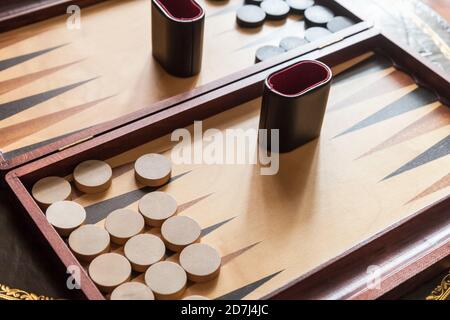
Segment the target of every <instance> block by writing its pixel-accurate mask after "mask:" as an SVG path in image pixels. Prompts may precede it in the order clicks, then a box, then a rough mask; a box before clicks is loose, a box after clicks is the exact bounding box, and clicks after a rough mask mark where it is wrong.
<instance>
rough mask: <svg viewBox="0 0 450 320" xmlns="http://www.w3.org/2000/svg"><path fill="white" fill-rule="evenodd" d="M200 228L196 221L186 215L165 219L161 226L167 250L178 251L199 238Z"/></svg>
mask: <svg viewBox="0 0 450 320" xmlns="http://www.w3.org/2000/svg"><path fill="white" fill-rule="evenodd" d="M201 232H202V230H201V228H200V226H199V225H198V223H197V222H196V221H195V220H194V219H192V218H189V217H186V216H175V217H172V218H169V219H167V220H166V221H165V222H164V223H163V225H162V226H161V234H162V236H163V240H164V243H165V244H166V247H167V248H168V249H169V250H172V251H174V252H180V251H181V250H183V249H184V248H185V247H187V246H188V245H190V244H192V243H194V242H197V241H198V240H199V239H200V235H201Z"/></svg>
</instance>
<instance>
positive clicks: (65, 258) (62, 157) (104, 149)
mask: <svg viewBox="0 0 450 320" xmlns="http://www.w3.org/2000/svg"><path fill="white" fill-rule="evenodd" d="M368 51H375V52H377V53H380V54H383V55H385V56H387V57H389V58H391V59H392V60H393V61H394V64H395V65H396V66H397V68H400V69H402V70H404V71H406V72H407V73H409V75H411V76H412V77H413V78H414V79H415V80H416V81H417V82H418V83H420V84H421V85H422V86H426V87H427V88H429V89H430V90H432V91H434V92H435V93H436V95H437V96H438V97H439V100H440V101H441V102H442V103H443V104H446V105H448V104H449V102H450V92H449V91H448V88H449V87H450V79H449V78H448V77H447V76H445V75H444V74H443V73H442V72H441V71H439V70H437V69H436V68H435V67H434V66H432V65H431V64H430V63H428V62H426V61H424V60H423V59H422V58H421V57H419V56H418V55H416V54H414V53H412V52H410V51H409V50H408V49H405V48H403V47H401V46H399V45H397V44H396V43H395V42H393V41H392V40H391V39H389V38H388V37H386V36H384V35H383V34H380V33H379V32H378V31H377V30H374V29H371V30H367V31H365V32H362V33H360V34H358V35H356V36H353V37H351V38H348V39H345V40H343V41H340V42H338V43H335V44H334V45H331V46H327V47H325V48H323V49H320V50H316V51H313V52H311V53H309V54H306V55H304V56H301V57H295V58H293V59H291V60H290V61H288V62H281V61H278V62H279V63H278V64H275V66H272V67H267V68H265V69H264V64H261V66H258V67H259V68H261V69H263V70H262V71H260V72H259V73H254V74H250V75H248V76H247V77H243V78H242V79H240V80H238V81H235V82H232V83H230V84H228V85H226V86H222V87H220V88H219V89H217V90H213V91H210V92H208V93H206V94H203V95H200V96H197V97H195V98H192V99H190V100H187V101H185V102H183V103H179V104H177V105H176V106H173V107H171V108H167V109H165V110H163V111H161V112H158V113H156V114H153V115H150V116H147V117H144V118H142V119H140V120H138V121H134V122H131V123H129V124H127V125H124V126H122V127H120V128H118V129H115V130H113V131H110V132H108V133H106V134H103V135H101V136H98V137H95V138H93V139H90V140H88V141H85V142H83V143H81V144H78V145H75V146H72V147H70V148H68V149H65V150H62V151H60V152H57V153H55V154H53V155H50V156H48V157H46V158H43V159H40V160H38V161H35V162H33V163H31V164H28V165H26V166H23V167H20V168H18V169H15V170H13V171H11V172H10V173H9V174H7V176H6V181H7V183H8V185H9V186H10V188H11V189H12V191H13V193H14V194H15V196H16V197H17V198H18V200H19V203H20V204H21V206H22V207H23V208H24V209H25V211H26V212H27V213H28V215H29V216H30V217H31V219H32V220H33V222H34V223H35V224H36V226H37V227H38V228H39V230H40V231H41V233H42V234H43V236H44V237H45V239H46V241H48V243H49V244H50V245H51V247H52V248H53V250H54V251H55V253H56V254H57V255H58V257H59V258H60V259H61V261H62V262H63V264H64V265H65V266H66V267H67V266H70V265H77V266H79V267H80V268H81V265H80V264H79V262H78V261H77V259H76V258H75V257H74V256H73V254H72V253H71V251H70V250H69V248H68V247H67V246H66V244H65V242H64V241H63V239H62V238H61V237H60V236H59V235H58V234H57V233H56V231H55V230H54V229H53V228H52V227H51V226H50V224H48V222H47V220H46V218H45V215H44V214H43V212H42V211H41V209H40V208H39V207H38V205H37V204H36V203H35V201H34V200H33V198H32V196H31V195H30V192H29V189H30V186H31V185H32V184H33V183H34V182H35V181H37V180H38V179H40V178H42V177H45V176H49V175H60V176H64V175H66V174H69V173H70V172H71V170H72V169H73V167H74V166H75V165H76V164H78V163H80V162H81V161H83V160H86V159H90V158H93V157H96V158H98V156H99V155H102V158H104V159H106V158H108V157H111V156H113V155H116V154H119V153H121V152H124V151H125V150H128V149H131V148H133V147H136V146H137V145H140V144H142V143H143V142H145V141H149V140H151V139H154V138H157V137H160V136H162V135H165V134H167V133H169V132H171V131H172V130H173V129H175V128H180V127H184V126H186V125H189V124H190V123H192V121H194V120H200V119H205V118H207V117H210V116H212V115H214V114H217V113H220V112H222V111H224V110H227V109H230V108H233V107H235V106H237V105H239V104H242V103H244V102H246V101H249V100H252V99H254V98H256V97H258V96H260V95H261V94H262V88H263V86H262V83H263V81H264V79H265V78H266V76H267V75H268V74H270V73H272V72H274V71H276V70H279V69H281V68H284V67H285V66H287V65H290V64H292V63H294V62H297V61H300V60H303V59H318V60H320V61H322V62H324V63H327V64H329V65H331V66H334V65H337V64H339V63H342V62H344V61H346V60H348V59H351V58H353V57H357V56H359V55H361V54H363V53H365V52H368ZM424 239H429V241H425V242H424ZM419 244H420V245H419ZM449 253H450V196H447V197H446V198H444V199H442V200H441V201H439V202H438V203H435V204H433V205H432V206H429V207H427V208H425V209H423V210H421V211H419V212H416V213H414V214H412V215H411V216H409V217H408V218H406V219H404V220H402V221H400V222H398V223H396V224H395V225H392V226H391V227H389V228H387V229H385V230H383V231H382V232H380V233H378V234H376V235H375V236H373V237H371V238H370V239H368V240H366V241H364V242H362V243H359V244H358V245H357V246H355V247H353V248H351V249H349V250H348V251H346V252H344V253H343V254H342V255H340V256H338V257H336V258H334V259H332V260H331V261H328V262H327V263H325V264H323V265H321V266H319V267H317V268H315V269H314V270H312V271H311V272H308V273H307V274H305V275H303V276H302V277H300V278H298V279H296V280H295V281H294V282H292V283H289V284H288V285H286V286H285V287H283V288H281V289H279V290H278V291H276V292H272V293H271V294H269V295H267V296H265V297H264V298H272V299H375V298H378V297H380V296H382V295H383V294H385V293H387V292H389V291H390V290H392V289H394V288H396V287H398V286H399V285H401V284H402V283H404V282H405V281H407V280H408V279H410V278H412V277H414V276H416V275H418V274H419V273H420V272H422V271H424V270H425V269H427V268H429V267H430V266H432V265H433V264H435V263H436V262H439V261H441V260H442V259H444V258H445V257H447V256H448V255H449ZM362 260H363V261H364V262H365V263H364V264H361V263H360V262H361V261H362ZM388 262H389V263H388ZM368 264H369V265H371V264H373V265H379V266H381V267H382V274H381V278H380V279H381V283H380V286H379V287H377V288H374V289H368V288H367V286H366V283H367V282H368V281H370V279H371V278H370V275H369V274H368V273H367V270H366V269H364V270H363V267H362V265H368ZM81 270H83V269H82V268H81ZM81 281H82V284H83V286H82V290H83V293H84V294H85V296H86V298H88V299H104V297H103V295H102V294H101V293H100V291H99V290H98V289H97V287H96V286H95V285H94V283H93V282H92V281H91V280H90V279H89V277H88V275H87V274H86V273H85V272H84V271H83V272H82V274H81Z"/></svg>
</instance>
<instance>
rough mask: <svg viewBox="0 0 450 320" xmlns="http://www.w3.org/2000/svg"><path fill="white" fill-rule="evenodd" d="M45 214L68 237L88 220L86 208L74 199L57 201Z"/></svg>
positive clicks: (57, 229) (59, 231) (60, 232)
mask: <svg viewBox="0 0 450 320" xmlns="http://www.w3.org/2000/svg"><path fill="white" fill-rule="evenodd" d="M45 215H46V217H47V221H48V222H50V224H51V225H52V226H53V227H54V228H55V229H56V231H57V232H58V233H59V234H60V235H61V236H63V237H67V236H68V235H69V234H70V233H71V232H72V231H73V230H75V229H76V228H78V227H79V226H81V225H82V224H83V223H84V221H85V220H86V211H85V210H84V208H83V207H82V206H81V205H79V204H78V203H76V202H73V201H58V202H55V203H53V204H52V205H50V207H48V208H47V211H46V212H45Z"/></svg>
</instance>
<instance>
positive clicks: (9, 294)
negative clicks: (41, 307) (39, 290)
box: [0, 284, 53, 300]
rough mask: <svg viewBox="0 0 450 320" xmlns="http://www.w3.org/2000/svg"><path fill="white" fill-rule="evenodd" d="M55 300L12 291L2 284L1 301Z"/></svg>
mask: <svg viewBox="0 0 450 320" xmlns="http://www.w3.org/2000/svg"><path fill="white" fill-rule="evenodd" d="M1 299H3V300H53V299H52V298H49V297H46V296H38V295H37V294H34V293H29V292H26V291H23V290H20V289H12V288H10V287H8V286H5V285H3V284H0V300H1Z"/></svg>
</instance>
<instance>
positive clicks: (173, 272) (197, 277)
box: [32, 154, 221, 300]
mask: <svg viewBox="0 0 450 320" xmlns="http://www.w3.org/2000/svg"><path fill="white" fill-rule="evenodd" d="M134 168H135V178H136V181H137V183H140V184H143V185H145V186H148V187H154V188H158V187H161V186H163V185H165V184H167V183H168V182H169V180H170V178H171V162H170V160H169V159H167V158H166V157H164V156H162V155H159V154H146V155H143V156H141V157H140V158H139V159H138V160H137V161H136V163H135V166H134ZM72 179H73V184H74V185H75V187H76V189H75V190H73V188H72V185H71V184H70V182H69V181H68V180H69V179H66V178H62V177H56V176H52V177H46V178H43V179H41V180H39V181H38V182H36V183H35V184H34V186H33V188H32V194H33V197H34V199H35V200H36V202H37V203H38V204H39V205H40V207H41V208H42V209H43V210H45V211H46V217H47V220H48V222H49V223H50V224H51V225H52V226H53V227H54V228H55V230H56V231H57V232H58V233H59V235H60V236H61V237H63V238H65V239H67V244H68V246H69V248H70V249H71V251H72V252H73V253H74V255H75V256H76V257H77V258H78V259H79V260H80V261H82V262H84V263H85V265H86V266H87V270H88V273H89V276H90V278H91V279H92V281H93V282H94V283H95V284H96V285H97V287H98V288H99V290H100V291H101V292H103V293H104V294H105V295H107V297H108V298H110V299H111V300H154V299H157V300H174V299H179V298H181V297H182V296H183V294H184V291H185V289H186V286H187V284H188V281H191V282H195V283H198V282H207V281H211V280H213V279H215V278H216V277H217V276H218V275H219V272H220V266H221V257H220V255H219V253H218V252H217V250H216V249H214V248H213V247H211V246H209V245H207V244H203V243H200V238H201V228H200V226H199V224H198V223H197V222H196V221H195V220H194V219H192V218H190V217H187V216H177V215H176V214H177V209H178V204H177V201H176V199H175V198H174V197H173V196H171V195H170V194H168V193H165V192H161V191H154V192H150V193H148V194H146V195H145V196H144V197H143V198H142V199H141V200H140V201H139V212H136V211H133V210H131V209H127V208H119V209H116V210H114V211H112V212H111V213H110V214H109V215H108V216H107V217H106V219H105V221H104V223H103V224H102V225H99V224H85V221H86V211H85V209H84V208H83V206H81V205H80V204H78V203H76V202H74V201H70V199H71V197H72V196H73V194H76V193H79V192H82V193H85V194H101V193H104V192H107V190H108V189H109V188H110V186H111V182H112V169H111V167H110V165H109V164H108V163H106V162H104V161H99V160H88V161H84V162H82V163H80V164H79V165H78V166H77V167H76V168H75V170H74V171H73V175H72ZM184 299H185V300H208V298H207V297H204V296H198V295H191V296H187V297H185V298H184Z"/></svg>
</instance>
